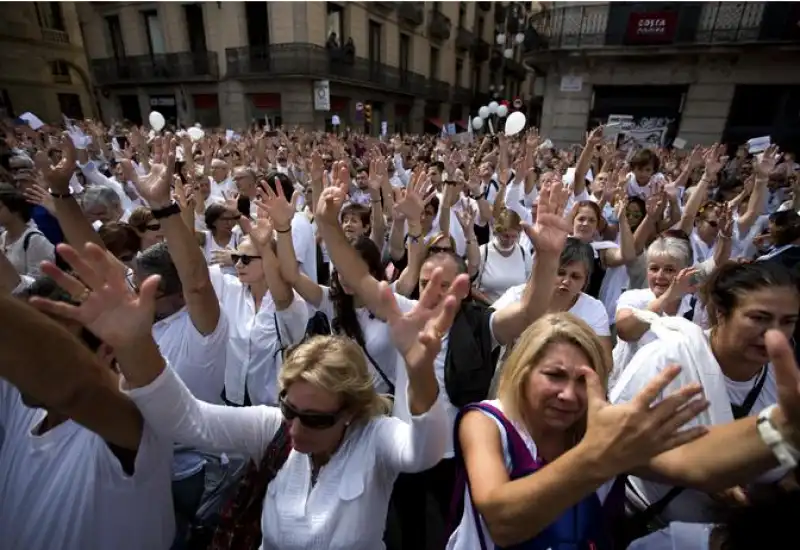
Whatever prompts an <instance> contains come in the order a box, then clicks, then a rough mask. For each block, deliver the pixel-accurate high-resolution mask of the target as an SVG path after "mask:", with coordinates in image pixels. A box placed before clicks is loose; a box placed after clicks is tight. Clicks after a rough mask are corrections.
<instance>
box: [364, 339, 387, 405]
mask: <svg viewBox="0 0 800 550" xmlns="http://www.w3.org/2000/svg"><path fill="white" fill-rule="evenodd" d="M358 345H359V346H361V349H362V350H364V355H365V356H366V357H367V360H368V361H369V362H370V363H372V366H373V367H375V370H376V371H378V374H379V375H380V377H381V378H383V381H384V382H385V383H386V385H387V386H389V393H391V394H392V395H394V384H392V381H391V380H389V377H388V376H386V373H385V372H383V369H381V367H380V365H379V364H378V362H377V361H375V359H373V358H372V356H371V355H370V354H369V352H368V351H367V345H366V344H365V343H364V342H361V341H359V342H358Z"/></svg>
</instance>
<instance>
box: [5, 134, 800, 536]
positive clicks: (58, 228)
mask: <svg viewBox="0 0 800 550" xmlns="http://www.w3.org/2000/svg"><path fill="white" fill-rule="evenodd" d="M3 130H4V134H5V137H4V143H3V149H2V151H0V163H2V169H0V178H2V180H3V181H2V182H0V227H2V232H1V233H0V327H2V329H1V330H0V349H2V360H0V533H1V534H2V535H1V536H0V540H1V541H2V542H1V543H0V546H2V547H3V548H5V549H8V550H22V549H25V550H45V549H52V548H56V547H57V548H61V549H64V550H90V549H98V550H101V549H102V550H105V549H109V548H118V549H121V550H125V549H130V550H144V549H147V550H159V549H160V550H167V549H175V550H182V549H192V550H193V549H207V548H208V549H214V550H222V549H226V550H238V549H247V550H255V549H257V548H262V549H264V550H268V549H281V550H312V549H331V550H357V549H364V550H375V549H381V548H389V549H391V550H395V549H396V550H420V549H425V548H439V549H441V548H446V549H447V550H488V549H491V548H498V549H499V548H526V549H528V548H530V549H541V550H547V549H551V550H556V549H564V548H571V549H573V548H574V549H587V550H588V549H624V548H631V549H634V550H662V549H665V550H666V549H682V550H692V549H712V550H716V549H720V548H726V549H730V550H738V549H745V548H747V549H752V548H791V547H793V544H794V543H792V542H791V541H792V540H793V538H792V532H791V529H790V527H791V525H792V523H791V521H792V517H793V515H794V513H795V512H796V511H797V510H800V488H798V471H800V470H798V467H797V461H798V458H800V451H798V449H800V370H798V346H797V345H796V338H797V330H798V322H797V318H798V313H800V285H799V284H798V281H799V279H798V265H800V177H799V176H800V171H799V170H800V166H798V165H797V164H796V163H795V159H794V156H793V155H792V154H790V153H781V152H780V151H779V150H778V149H777V147H775V146H774V145H773V146H770V147H769V148H767V149H766V150H764V151H760V152H758V153H755V154H754V153H751V152H749V151H748V149H747V147H746V145H745V146H738V147H737V144H728V145H720V144H713V145H711V144H709V145H707V146H701V145H698V146H696V147H694V149H692V150H690V151H689V150H687V151H683V150H678V149H674V148H657V149H656V148H654V149H641V150H633V151H619V150H617V149H616V148H615V144H614V143H613V142H607V141H605V140H604V139H603V127H599V128H596V129H594V130H592V131H591V132H589V133H588V134H587V136H586V140H585V143H584V144H582V148H577V149H573V150H562V149H557V148H554V147H552V144H551V143H550V142H549V140H546V139H544V136H539V134H538V133H537V131H536V129H533V128H531V129H528V130H527V131H524V132H522V133H520V134H518V135H515V136H506V135H504V134H503V133H502V132H500V133H498V134H497V135H487V136H485V137H483V136H482V137H476V138H475V139H474V140H472V141H467V140H459V139H456V138H453V137H437V136H426V135H406V136H400V135H397V136H394V137H391V138H390V139H378V138H374V137H370V136H368V135H363V134H359V133H353V132H345V133H344V134H341V135H333V134H327V133H323V132H312V131H307V130H303V129H300V128H294V129H286V128H281V129H279V130H278V131H274V132H262V131H260V130H259V129H256V128H253V129H251V130H249V131H243V132H240V133H239V134H233V135H231V134H232V132H225V131H224V130H211V129H205V130H204V135H203V136H202V137H198V132H187V131H184V130H182V129H177V128H172V129H171V131H162V132H155V131H153V130H151V129H149V128H146V127H138V126H135V125H132V124H114V125H113V126H111V127H106V126H104V125H103V124H101V123H99V122H96V121H91V120H83V121H74V120H73V121H70V120H65V121H64V125H63V127H54V126H45V127H43V128H40V129H39V130H37V131H34V130H32V129H31V128H29V127H27V126H25V125H18V124H13V123H8V124H6V125H4V127H3ZM200 133H201V134H202V133H203V132H200ZM572 151H575V152H572Z"/></svg>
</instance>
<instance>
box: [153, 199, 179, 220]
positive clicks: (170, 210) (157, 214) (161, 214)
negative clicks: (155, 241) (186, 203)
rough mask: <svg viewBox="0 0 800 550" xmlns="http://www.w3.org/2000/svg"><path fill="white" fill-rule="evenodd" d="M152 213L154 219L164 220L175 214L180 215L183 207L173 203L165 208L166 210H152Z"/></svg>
mask: <svg viewBox="0 0 800 550" xmlns="http://www.w3.org/2000/svg"><path fill="white" fill-rule="evenodd" d="M150 212H151V213H152V214H153V218H154V219H156V220H163V219H164V218H169V217H170V216H174V215H175V214H180V213H181V207H180V205H179V204H178V203H177V202H175V201H172V203H171V204H170V205H169V206H165V207H164V208H152V209H151V210H150Z"/></svg>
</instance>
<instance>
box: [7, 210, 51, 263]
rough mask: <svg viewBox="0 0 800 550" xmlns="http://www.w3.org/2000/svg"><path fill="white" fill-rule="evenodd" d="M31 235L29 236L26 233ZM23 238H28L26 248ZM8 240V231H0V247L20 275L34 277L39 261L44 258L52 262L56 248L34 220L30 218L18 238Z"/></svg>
mask: <svg viewBox="0 0 800 550" xmlns="http://www.w3.org/2000/svg"><path fill="white" fill-rule="evenodd" d="M31 233H32V235H31V237H30V238H29V237H28V235H30V234H31ZM25 239H28V248H27V249H25ZM7 241H8V233H7V232H6V231H3V232H2V233H0V249H2V251H3V253H4V254H5V255H6V257H7V258H8V261H10V262H11V265H13V266H14V269H16V270H17V273H19V274H20V275H30V276H31V277H36V276H38V275H39V273H40V266H41V263H42V262H43V261H45V260H47V261H50V262H53V261H55V257H56V249H55V247H54V246H53V243H51V242H50V241H48V240H47V237H45V236H44V234H43V233H42V232H41V231H39V228H38V227H37V225H36V222H34V221H33V220H30V221H29V222H28V227H27V228H26V229H25V232H24V233H23V234H22V235H21V236H20V238H19V239H17V240H16V241H13V242H7Z"/></svg>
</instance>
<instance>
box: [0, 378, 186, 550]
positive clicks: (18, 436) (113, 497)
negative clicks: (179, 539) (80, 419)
mask: <svg viewBox="0 0 800 550" xmlns="http://www.w3.org/2000/svg"><path fill="white" fill-rule="evenodd" d="M45 416H46V411H44V410H42V409H30V408H28V407H26V406H25V405H24V404H23V403H22V399H21V398H20V395H19V392H18V391H17V390H16V388H14V387H13V386H11V385H10V384H9V383H8V382H6V381H5V380H2V379H0V431H3V430H4V431H5V438H4V440H3V444H2V446H0V493H2V498H0V533H2V543H1V545H2V547H3V548H7V549H9V550H11V549H23V548H24V549H25V550H51V549H53V548H59V549H60V550H95V549H96V550H100V549H107V548H114V549H115V550H117V549H119V550H142V549H143V548H152V549H153V550H166V549H167V548H169V547H170V544H172V538H173V536H174V533H175V517H174V514H173V511H172V493H171V489H170V465H171V462H172V442H171V441H168V440H165V439H162V438H159V437H157V436H156V435H155V434H154V433H153V432H152V431H151V430H150V427H149V425H148V424H146V423H145V425H144V431H143V433H142V439H141V442H140V444H139V450H138V451H137V453H136V461H135V463H134V472H133V475H131V476H129V475H128V474H126V473H125V472H124V471H123V469H122V466H121V465H120V462H119V459H118V458H117V457H116V456H115V455H114V453H112V452H111V450H110V449H109V447H108V444H107V443H106V442H105V441H103V440H102V439H101V438H100V436H98V435H97V434H95V433H94V432H91V431H89V430H88V429H86V428H84V427H83V426H81V425H79V424H77V423H76V422H73V421H72V420H67V421H66V422H64V423H63V424H60V425H58V426H56V427H55V428H53V429H51V430H49V431H47V432H46V433H44V434H42V435H33V433H32V432H33V430H34V429H35V428H38V426H39V425H40V424H41V422H42V420H43V419H44V418H45Z"/></svg>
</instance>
